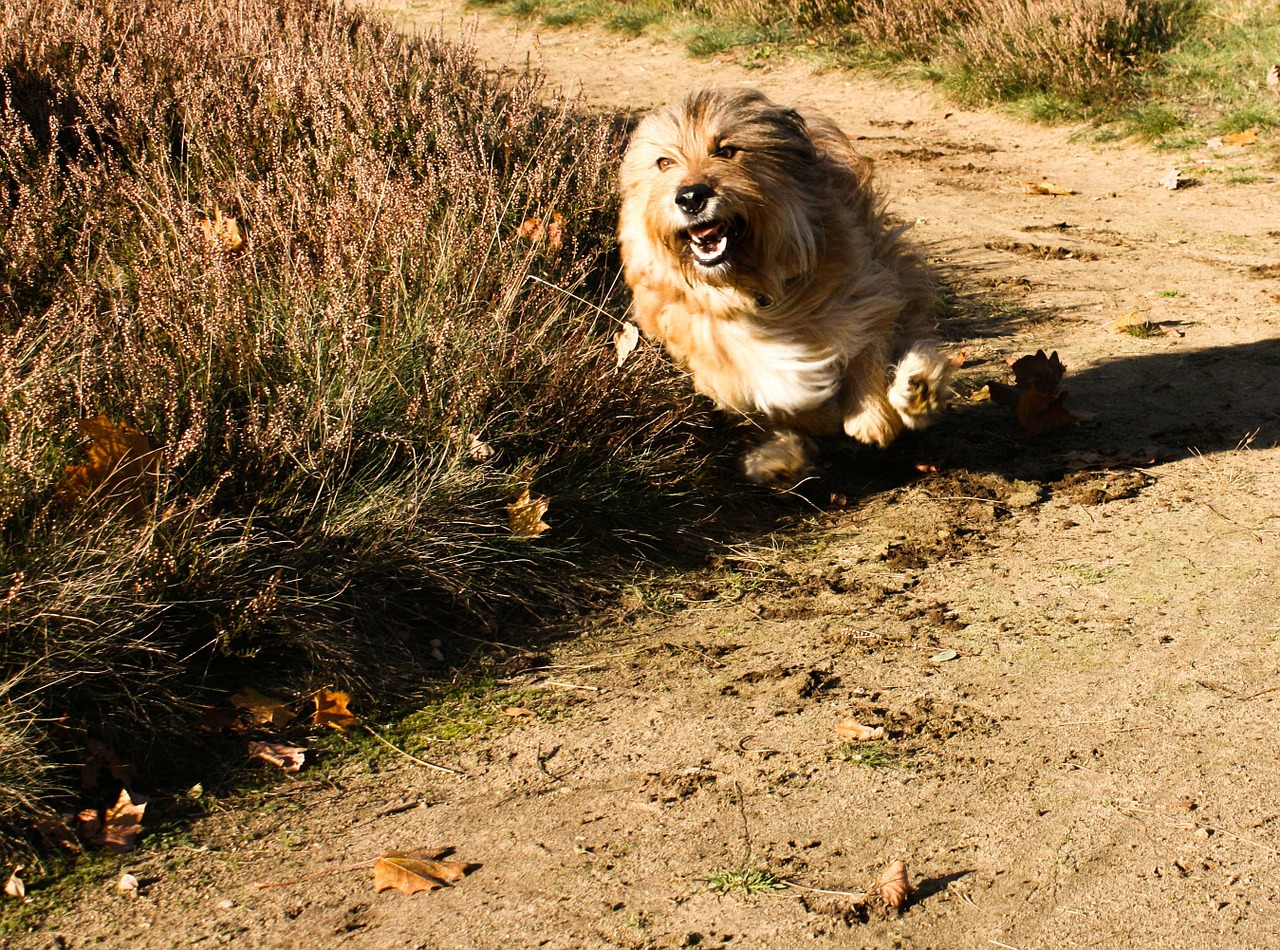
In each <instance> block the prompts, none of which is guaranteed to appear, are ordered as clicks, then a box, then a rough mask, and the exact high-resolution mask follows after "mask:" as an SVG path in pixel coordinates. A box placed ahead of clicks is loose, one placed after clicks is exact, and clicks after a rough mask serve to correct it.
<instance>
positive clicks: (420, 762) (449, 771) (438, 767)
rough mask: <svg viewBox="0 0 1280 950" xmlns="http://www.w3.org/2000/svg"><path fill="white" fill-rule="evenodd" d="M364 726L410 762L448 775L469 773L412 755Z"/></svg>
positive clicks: (370, 733)
mask: <svg viewBox="0 0 1280 950" xmlns="http://www.w3.org/2000/svg"><path fill="white" fill-rule="evenodd" d="M361 725H364V723H361ZM364 728H365V732H367V733H369V735H371V736H373V737H374V738H375V739H377V740H378V741H379V742H381V743H382V744H383V745H384V746H386V747H387V748H388V749H390V750H391V751H392V752H396V753H399V754H400V755H403V756H404V757H405V758H406V759H408V760H409V761H410V762H416V763H417V764H418V765H421V766H423V767H424V768H428V769H435V770H436V771H437V772H444V773H446V774H448V775H456V776H458V777H459V778H461V777H462V776H464V775H466V774H467V773H465V772H459V771H458V770H457V769H451V768H449V767H448V766H444V765H436V764H435V763H434V762H428V761H427V760H426V759H420V758H418V757H417V756H416V755H410V754H409V753H408V752H406V751H404V749H401V748H400V747H399V746H394V745H392V744H391V743H390V742H388V741H387V740H386V739H384V738H382V736H380V735H378V734H377V733H376V732H374V731H373V729H372V728H370V727H369V726H365V727H364Z"/></svg>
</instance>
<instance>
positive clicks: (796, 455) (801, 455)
mask: <svg viewBox="0 0 1280 950" xmlns="http://www.w3.org/2000/svg"><path fill="white" fill-rule="evenodd" d="M817 458H818V450H817V447H816V446H815V445H814V443H813V440H812V439H810V438H809V437H808V436H807V435H805V434H804V433H803V432H797V431H796V430H795V429H778V430H775V431H774V432H771V433H770V434H769V436H768V437H767V438H766V439H765V440H764V441H763V442H761V443H760V444H759V445H757V446H755V447H754V448H752V449H751V450H749V451H748V452H747V453H746V454H745V455H744V456H743V457H742V474H743V475H745V476H746V478H747V480H748V481H751V482H754V483H755V484H757V485H767V486H769V487H771V488H783V489H787V488H794V487H795V486H796V485H798V484H799V483H800V482H802V481H803V480H804V479H805V478H807V477H809V476H810V475H812V474H813V472H814V466H815V463H816V462H817Z"/></svg>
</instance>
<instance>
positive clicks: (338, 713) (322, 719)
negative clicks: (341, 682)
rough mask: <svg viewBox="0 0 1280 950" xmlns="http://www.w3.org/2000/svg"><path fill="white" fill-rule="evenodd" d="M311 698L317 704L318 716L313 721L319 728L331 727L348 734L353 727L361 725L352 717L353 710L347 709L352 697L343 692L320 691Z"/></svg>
mask: <svg viewBox="0 0 1280 950" xmlns="http://www.w3.org/2000/svg"><path fill="white" fill-rule="evenodd" d="M311 698H312V699H314V700H315V704H316V714H315V718H314V720H313V721H314V722H315V724H316V725H317V726H330V727H331V728H334V729H338V730H340V731H342V732H346V731H347V730H348V729H350V728H351V727H352V726H356V725H359V723H360V720H359V719H357V718H356V717H355V716H354V715H352V713H351V710H349V709H348V708H347V703H349V702H351V697H350V696H349V695H347V694H346V693H344V692H342V691H341V690H334V691H332V692H330V691H329V690H327V689H318V690H316V692H315V695H314V696H312V697H311Z"/></svg>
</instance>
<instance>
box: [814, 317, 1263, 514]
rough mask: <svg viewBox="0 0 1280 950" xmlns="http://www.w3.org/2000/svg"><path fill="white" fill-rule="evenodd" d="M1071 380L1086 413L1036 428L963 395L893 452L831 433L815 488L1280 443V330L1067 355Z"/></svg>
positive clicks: (870, 486) (1028, 472) (851, 488)
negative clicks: (1094, 355)
mask: <svg viewBox="0 0 1280 950" xmlns="http://www.w3.org/2000/svg"><path fill="white" fill-rule="evenodd" d="M988 368H989V370H990V372H989V373H988V374H986V375H985V376H984V372H983V371H984V370H985V369H988ZM1005 376H1006V367H1004V366H1003V365H993V366H990V367H982V366H979V367H976V368H974V369H971V370H966V371H965V375H964V381H965V382H966V383H968V384H969V387H970V388H972V387H974V386H977V385H980V384H981V382H982V380H983V379H984V378H990V379H992V380H997V381H998V380H1001V379H1003V378H1005ZM1061 388H1062V389H1063V390H1065V391H1066V392H1067V393H1068V394H1069V395H1068V399H1067V403H1066V405H1067V408H1068V409H1070V410H1072V411H1073V412H1074V413H1075V414H1077V415H1078V416H1080V422H1079V423H1077V424H1076V425H1074V426H1071V427H1069V428H1062V429H1057V430H1053V431H1050V432H1045V433H1042V434H1040V435H1036V436H1032V435H1029V434H1028V433H1027V432H1025V431H1024V430H1023V429H1022V427H1021V426H1020V425H1019V424H1018V421H1017V419H1016V418H1015V416H1014V413H1013V411H1012V410H1011V409H1010V408H1008V407H1006V406H1003V405H998V404H994V403H990V402H983V403H974V402H972V401H970V400H967V399H965V398H957V399H956V400H955V402H954V404H953V406H952V407H951V408H950V409H949V410H948V411H947V412H946V413H945V414H944V415H943V416H942V418H941V419H939V420H938V422H937V423H936V424H935V425H934V426H933V427H932V428H930V429H927V430H924V431H922V432H910V433H906V434H905V435H904V436H903V437H900V438H899V440H898V441H897V442H895V443H894V444H893V445H892V446H890V447H889V448H888V449H886V450H884V451H876V450H873V449H866V448H862V447H857V446H854V445H852V444H851V443H848V442H847V441H846V440H829V441H828V442H827V443H826V444H825V445H824V447H823V448H824V455H825V457H826V460H827V461H826V465H825V466H824V470H823V472H822V475H821V477H820V478H819V479H817V480H816V483H815V484H814V485H811V486H810V487H809V490H808V491H809V497H810V499H811V500H812V501H814V502H818V496H819V495H820V493H821V492H822V491H824V490H826V489H830V490H831V491H832V492H835V493H838V494H841V495H850V494H852V495H865V494H867V493H869V492H874V491H877V490H883V489H885V488H888V487H894V486H900V485H903V484H906V483H908V482H911V481H914V480H917V479H918V478H920V477H921V472H931V471H934V470H938V471H943V470H948V471H955V470H966V471H969V472H972V473H989V474H995V475H1000V476H1003V477H1005V478H1009V479H1026V480H1032V481H1038V482H1052V481H1055V480H1057V479H1061V478H1063V477H1064V476H1066V475H1067V474H1069V473H1070V472H1072V471H1075V470H1078V469H1080V468H1082V467H1088V466H1089V464H1090V463H1091V461H1092V463H1093V464H1095V465H1096V466H1097V467H1100V468H1105V467H1115V466H1123V465H1126V464H1128V465H1134V464H1136V465H1159V464H1160V463H1163V462H1167V461H1170V460H1174V459H1178V458H1186V457H1188V456H1190V455H1203V456H1210V455H1213V454H1215V453H1221V452H1230V451H1235V450H1241V449H1245V448H1248V447H1252V448H1269V447H1272V446H1275V445H1277V444H1280V340H1263V341H1259V342H1256V343H1248V344H1241V345H1238V346H1222V347H1211V348H1207V349H1190V348H1187V347H1185V346H1182V345H1177V344H1175V345H1172V346H1167V348H1165V349H1162V350H1159V351H1155V352H1151V353H1146V354H1141V355H1133V356H1124V357H1119V358H1116V359H1114V360H1110V361H1107V362H1104V363H1100V364H1097V365H1095V366H1091V367H1089V368H1086V369H1084V370H1081V371H1078V372H1073V371H1072V369H1071V367H1070V366H1068V367H1067V374H1066V376H1065V377H1064V379H1063V381H1062V385H1061ZM850 500H852V498H850Z"/></svg>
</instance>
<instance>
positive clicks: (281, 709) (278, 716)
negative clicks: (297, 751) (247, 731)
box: [230, 686, 295, 729]
mask: <svg viewBox="0 0 1280 950" xmlns="http://www.w3.org/2000/svg"><path fill="white" fill-rule="evenodd" d="M230 702H231V705H232V706H235V707H236V708H237V709H243V710H245V711H246V712H247V713H249V716H250V718H251V719H252V720H253V724H254V725H255V726H271V727H272V728H274V729H283V728H284V727H285V726H287V725H289V723H291V722H293V719H294V715H295V714H294V712H293V710H291V709H290V708H289V707H288V705H287V704H286V703H285V702H284V701H283V700H280V699H276V698H275V697H274V696H268V695H266V694H265V693H260V692H258V691H257V690H256V689H254V688H253V687H252V686H246V687H245V688H244V689H242V690H241V691H240V692H238V693H235V694H233V695H232V696H231V699H230Z"/></svg>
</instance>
